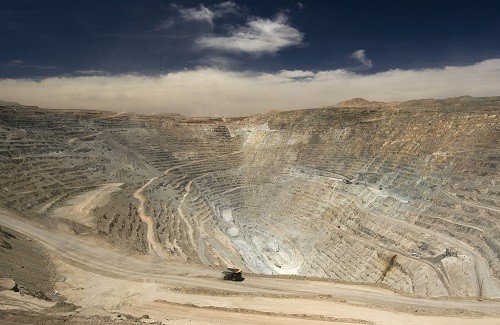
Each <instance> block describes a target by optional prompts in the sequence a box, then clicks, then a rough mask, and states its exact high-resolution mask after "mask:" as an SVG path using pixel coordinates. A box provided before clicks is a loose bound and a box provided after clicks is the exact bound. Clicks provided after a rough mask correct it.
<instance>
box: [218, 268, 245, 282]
mask: <svg viewBox="0 0 500 325" xmlns="http://www.w3.org/2000/svg"><path fill="white" fill-rule="evenodd" d="M222 274H224V280H231V281H239V282H241V281H243V280H245V278H244V277H243V276H242V275H243V270H241V269H237V268H230V267H228V268H227V269H225V270H224V271H222Z"/></svg>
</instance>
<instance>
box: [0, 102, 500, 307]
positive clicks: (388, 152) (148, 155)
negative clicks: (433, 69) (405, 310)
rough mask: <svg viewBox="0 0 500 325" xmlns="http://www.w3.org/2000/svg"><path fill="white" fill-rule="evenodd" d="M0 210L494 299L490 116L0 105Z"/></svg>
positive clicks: (497, 217) (494, 174)
mask: <svg viewBox="0 0 500 325" xmlns="http://www.w3.org/2000/svg"><path fill="white" fill-rule="evenodd" d="M0 139H1V145H0V160H1V164H0V168H1V171H0V172H1V173H2V175H4V176H3V177H2V178H1V180H0V182H1V184H0V191H1V192H2V195H1V198H0V205H1V206H2V207H3V208H4V209H8V210H11V211H16V212H18V213H20V214H21V215H23V216H25V217H26V218H31V219H32V220H34V221H37V222H40V223H43V224H45V225H48V226H52V227H58V228H61V229H66V230H68V231H72V232H74V233H75V234H77V235H81V236H90V237H92V236H94V237H102V238H105V239H106V240H108V241H109V242H111V243H113V244H115V245H119V246H120V247H123V248H127V249H130V250H133V251H136V252H141V253H145V254H146V253H147V254H151V255H153V256H158V257H159V258H163V259H166V260H168V259H175V260H181V261H190V262H195V263H202V264H207V265H219V266H220V267H225V266H238V267H244V268H245V269H246V270H247V271H252V272H256V273H266V274H294V275H304V276H314V277H324V278H332V279H338V280H343V281H352V282H363V283H379V284H384V285H387V286H389V287H392V288H394V289H396V290H401V291H404V292H408V293H413V294H418V295H430V296H446V295H451V296H489V297H499V296H500V286H499V279H500V244H499V243H500V231H499V230H500V229H499V221H500V201H499V198H500V194H499V193H500V172H499V168H498V162H499V156H500V146H499V143H500V102H499V101H498V98H469V97H462V98H455V99H448V100H442V101H429V100H426V101H412V102H406V103H401V104H400V105H391V107H384V106H383V105H381V106H380V107H369V108H367V107H365V108H363V107H347V108H341V107H332V108H324V109H311V110H300V111H292V112H282V113H274V114H269V115H261V116H253V117H248V118H238V119H237V118H233V119H218V118H197V119H194V118H185V117H182V116H176V115H158V116H141V115H133V114H125V113H118V114H117V113H113V112H101V111H60V110H45V109H39V108H35V107H23V106H9V105H7V106H3V107H0Z"/></svg>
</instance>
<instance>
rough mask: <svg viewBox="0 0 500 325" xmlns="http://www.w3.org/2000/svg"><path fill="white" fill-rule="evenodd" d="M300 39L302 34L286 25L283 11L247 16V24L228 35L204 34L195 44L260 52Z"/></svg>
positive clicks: (272, 49)
mask: <svg viewBox="0 0 500 325" xmlns="http://www.w3.org/2000/svg"><path fill="white" fill-rule="evenodd" d="M303 39H304V34H302V33H301V32H300V31H298V30H297V29H296V28H294V27H292V26H290V25H288V19H287V17H286V16H285V15H284V14H279V15H277V16H276V17H275V18H274V19H265V18H253V19H250V20H249V21H248V22H247V26H244V27H239V28H236V29H234V30H232V31H231V33H230V35H229V36H204V37H201V38H200V39H198V40H197V41H196V44H197V45H198V46H199V47H200V48H210V49H215V50H219V51H223V52H233V53H250V54H254V55H262V54H266V53H271V54H272V53H276V52H278V51H279V50H281V49H283V48H286V47H290V46H298V45H301V44H302V41H303Z"/></svg>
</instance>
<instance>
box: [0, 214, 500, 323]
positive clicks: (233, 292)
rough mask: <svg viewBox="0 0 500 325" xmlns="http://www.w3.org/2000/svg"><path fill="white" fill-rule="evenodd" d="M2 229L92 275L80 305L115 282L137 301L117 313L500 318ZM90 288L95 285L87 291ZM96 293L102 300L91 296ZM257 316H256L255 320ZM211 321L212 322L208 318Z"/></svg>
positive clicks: (363, 319)
mask: <svg viewBox="0 0 500 325" xmlns="http://www.w3.org/2000/svg"><path fill="white" fill-rule="evenodd" d="M0 225H2V226H5V227H7V228H11V229H13V230H16V231H18V232H20V233H23V234H25V235H26V236H28V237H30V238H31V239H34V240H37V241H39V242H40V243H42V244H44V245H45V246H46V247H47V248H49V249H50V250H51V251H53V252H54V254H55V256H57V257H59V258H60V259H61V260H62V261H63V263H66V264H69V265H71V268H73V269H75V270H80V271H78V272H81V276H80V278H81V279H83V278H85V277H86V276H87V277H88V279H87V280H85V281H87V282H85V281H84V280H81V281H80V282H81V283H79V284H78V285H80V286H82V289H81V290H80V291H81V293H79V291H78V290H75V289H74V288H73V289H71V290H70V289H68V290H67V292H62V294H65V295H67V296H68V298H69V299H82V300H81V301H72V302H74V303H75V304H78V305H82V306H84V305H85V301H84V299H87V300H88V301H89V303H88V304H89V305H92V304H94V305H95V304H96V301H97V300H94V301H92V299H104V298H103V293H102V292H99V289H100V288H102V287H105V286H106V285H109V286H110V287H109V288H108V289H107V291H106V292H105V295H108V296H110V297H111V296H113V297H114V299H120V298H119V297H117V295H119V293H120V292H121V291H125V292H126V294H125V296H126V297H125V298H123V299H128V300H129V301H131V300H134V302H133V303H131V302H128V303H124V302H123V301H121V302H116V303H114V304H113V305H112V306H113V307H112V309H113V310H122V311H126V312H128V313H130V314H134V313H135V314H137V315H139V316H140V313H141V312H142V313H143V311H144V310H147V311H148V313H149V314H150V316H151V317H153V316H154V317H155V319H163V318H165V319H168V317H166V315H165V313H167V312H166V311H168V310H171V314H170V315H172V313H174V310H179V309H176V308H173V307H172V304H174V305H176V304H177V305H179V306H182V308H188V309H190V310H191V312H190V313H189V314H188V315H191V316H189V317H191V318H189V319H190V320H191V319H192V320H195V321H196V320H199V321H200V322H202V320H203V319H204V317H205V316H206V317H208V315H211V316H210V317H212V318H214V319H215V318H218V319H222V318H224V319H226V321H227V322H229V320H230V319H231V317H233V316H234V314H235V313H242V314H245V315H246V316H245V319H247V317H250V318H249V321H248V322H251V321H252V320H253V321H254V322H255V321H256V322H261V321H262V323H273V322H274V323H280V322H282V323H286V319H287V318H290V317H291V318H294V319H295V318H303V319H304V320H308V321H310V322H311V323H316V322H322V321H330V322H331V321H335V322H336V323H342V322H350V323H376V324H386V323H387V324H388V323H390V322H393V323H394V321H396V323H397V322H398V320H403V323H422V322H424V323H427V322H430V323H433V322H434V321H437V323H439V324H456V320H455V318H454V317H460V316H467V317H478V316H487V317H483V318H474V319H467V323H468V324H495V322H496V321H498V318H496V317H499V316H500V301H495V300H485V301H477V300H474V299H460V300H454V299H438V300H435V299H423V298H417V297H411V296H403V295H400V294H397V293H394V292H392V291H389V290H386V289H383V288H378V287H370V286H362V285H346V284H338V283H333V282H328V281H318V280H309V279H299V278H276V277H263V276H252V275H247V278H246V280H245V281H244V282H242V283H233V282H230V281H223V280H221V274H220V270H213V269H209V268H203V267H201V266H195V265H187V264H181V263H174V262H165V261H151V260H150V259H147V258H144V259H141V258H134V257H131V256H126V255H123V254H120V253H118V252H114V251H111V250H110V249H107V248H104V247H101V246H97V245H94V244H92V243H90V242H86V241H84V240H82V239H79V238H75V237H72V236H70V235H67V234H64V233H62V232H56V231H52V230H50V231H49V230H46V229H42V228H39V227H37V226H35V225H32V224H29V223H27V222H25V221H21V220H18V219H15V218H13V217H10V216H9V215H7V213H0ZM75 272H76V271H75ZM85 274H87V275H85ZM88 274H91V276H89V275H88ZM74 278H77V277H76V276H75V277H74ZM75 281H76V280H75ZM100 281H101V282H102V283H101V282H100ZM111 282H112V283H111ZM82 283H83V284H82ZM84 283H92V285H93V286H95V287H93V288H90V289H89V290H87V291H85V285H84ZM110 283H111V284H110ZM75 285H76V284H75ZM134 290H135V291H134ZM92 294H94V295H95V297H89V295H92ZM83 297H84V298H83ZM98 297H99V298H98ZM131 297H134V298H133V299H132V298H131ZM138 297H139V298H138ZM177 305H176V306H177ZM169 306H170V307H169ZM409 312H411V313H409ZM176 313H178V312H176ZM415 313H417V314H418V315H415ZM143 314H144V313H143ZM167 314H168V313H167ZM254 314H255V315H256V316H255V317H256V318H252V317H251V315H254ZM249 315H250V316H249ZM381 315H385V316H384V317H385V318H384V317H382V316H381ZM420 315H422V316H420ZM452 316H453V317H452ZM398 317H399V318H398ZM419 317H425V318H419ZM273 319H274V321H273ZM384 319H385V320H384ZM406 320H407V321H408V322H406ZM203 321H207V323H208V319H205V320H203ZM389 321H390V322H389ZM454 321H455V323H454ZM221 323H225V322H221Z"/></svg>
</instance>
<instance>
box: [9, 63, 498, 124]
mask: <svg viewBox="0 0 500 325" xmlns="http://www.w3.org/2000/svg"><path fill="white" fill-rule="evenodd" d="M499 84H500V59H492V60H486V61H482V62H479V63H477V64H474V65H468V66H451V67H444V68H440V69H424V70H400V69H396V70H389V71H385V72H380V73H373V74H357V73H355V72H349V71H346V70H332V71H319V72H312V71H301V70H296V71H287V70H285V71H280V72H278V73H255V72H231V71H224V70H219V69H211V68H199V69H196V70H191V71H180V72H176V73H169V74H165V75H161V76H156V77H149V76H137V75H120V76H78V77H64V78H47V79H43V80H40V81H34V80H14V79H3V80H0V99H2V100H5V101H13V102H19V103H21V104H25V105H38V106H41V107H51V108H66V109H67V108H81V109H106V110H114V111H135V112H142V113H153V112H177V113H181V114H185V115H218V116H220V115H223V116H235V115H247V114H252V113H258V112H265V111H268V110H270V109H298V108H311V107H321V106H326V105H331V104H335V103H338V102H340V101H342V100H346V99H350V98H353V97H363V98H366V99H369V100H376V101H395V100H398V101H402V100H411V99H420V98H446V97H453V96H462V95H471V96H497V95H499V90H498V85H499Z"/></svg>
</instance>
